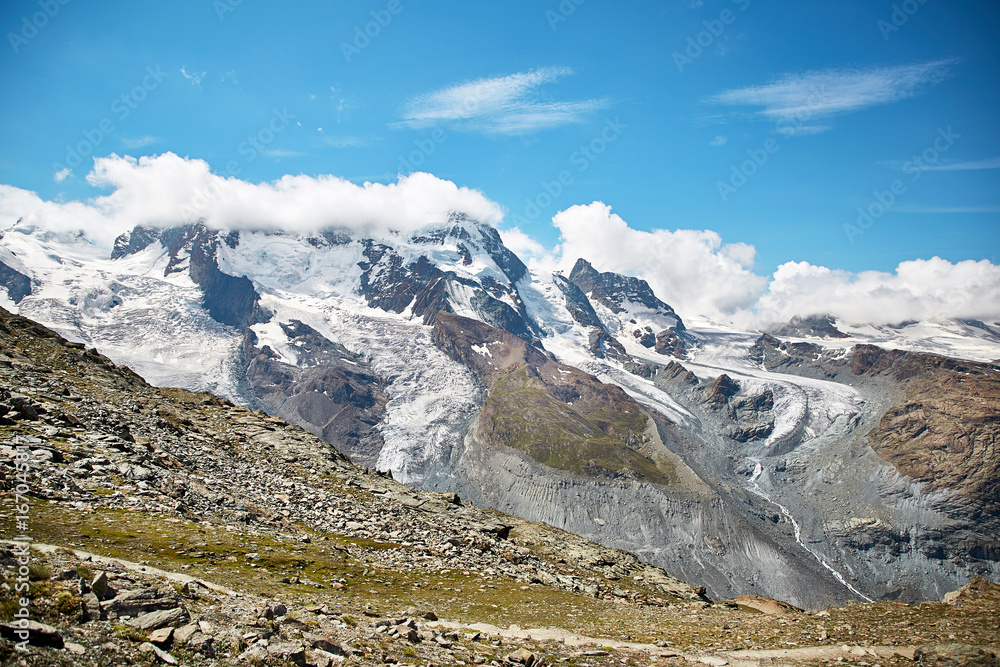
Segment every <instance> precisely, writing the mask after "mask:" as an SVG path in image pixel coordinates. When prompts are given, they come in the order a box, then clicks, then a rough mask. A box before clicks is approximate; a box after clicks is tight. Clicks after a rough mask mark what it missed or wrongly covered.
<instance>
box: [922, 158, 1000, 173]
mask: <svg viewBox="0 0 1000 667" xmlns="http://www.w3.org/2000/svg"><path fill="white" fill-rule="evenodd" d="M923 168H924V169H925V170H926V171H978V170H980V169H1000V157H991V158H988V159H986V160H971V161H969V162H952V163H951V164H948V163H944V164H928V165H924V167H923Z"/></svg>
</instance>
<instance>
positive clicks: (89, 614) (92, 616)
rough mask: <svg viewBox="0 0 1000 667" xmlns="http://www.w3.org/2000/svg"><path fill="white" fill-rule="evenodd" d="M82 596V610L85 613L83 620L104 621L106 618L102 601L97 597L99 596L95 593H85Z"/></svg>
mask: <svg viewBox="0 0 1000 667" xmlns="http://www.w3.org/2000/svg"><path fill="white" fill-rule="evenodd" d="M80 598H81V603H80V606H81V608H82V609H81V612H82V613H83V621H84V622H85V623H86V622H87V621H103V620H104V618H105V614H104V610H103V609H101V601H100V600H98V599H97V596H96V595H94V594H93V593H84V594H83V595H81V596H80Z"/></svg>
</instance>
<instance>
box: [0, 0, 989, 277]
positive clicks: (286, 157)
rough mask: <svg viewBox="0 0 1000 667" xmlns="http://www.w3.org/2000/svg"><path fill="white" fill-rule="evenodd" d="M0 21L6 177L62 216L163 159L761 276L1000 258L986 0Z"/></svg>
mask: <svg viewBox="0 0 1000 667" xmlns="http://www.w3.org/2000/svg"><path fill="white" fill-rule="evenodd" d="M894 6H895V7H896V8H899V9H898V10H895V14H894ZM0 7H2V13H0V26H2V28H3V34H4V35H5V39H4V43H3V44H2V45H0V86H2V88H3V90H4V92H5V95H4V98H5V104H4V105H3V106H2V109H0V183H3V184H8V185H12V186H16V187H18V188H23V189H26V190H31V191H35V192H37V193H38V194H39V195H40V196H41V197H42V198H44V199H53V200H77V199H87V198H90V197H94V196H96V195H98V194H102V193H103V191H102V190H100V189H98V188H95V187H93V186H91V185H90V184H88V183H87V181H86V180H85V177H86V174H87V173H88V171H89V170H90V168H91V167H92V165H93V158H94V157H104V156H107V155H109V154H111V153H116V154H118V155H131V156H136V157H138V156H142V155H155V154H162V153H165V152H168V151H169V152H173V153H175V154H177V155H179V156H182V157H189V158H193V159H202V160H205V161H206V162H208V164H209V165H210V166H211V168H212V170H213V171H215V172H216V173H219V174H228V175H238V177H239V178H241V179H245V180H248V181H251V182H261V181H272V180H275V179H277V178H280V177H281V176H282V175H284V174H306V175H320V174H333V175H336V176H339V177H342V178H346V179H349V180H351V181H354V182H358V183H361V182H363V181H366V180H369V181H378V182H391V181H395V180H396V175H397V173H398V172H400V171H402V172H404V173H406V172H408V171H410V170H411V169H412V170H420V171H427V172H430V173H433V174H435V175H436V176H438V177H440V178H444V179H448V180H451V181H454V182H455V183H456V184H458V185H460V186H467V187H470V188H475V189H479V190H481V191H482V192H483V193H484V194H485V195H486V196H487V197H489V198H490V199H492V200H493V201H495V202H497V203H499V204H500V205H501V206H503V207H504V208H505V209H506V210H507V216H506V220H505V222H504V223H503V224H504V225H505V226H508V227H509V226H512V225H517V226H518V227H520V229H521V230H522V231H523V232H526V233H527V234H528V235H530V236H531V237H532V238H534V239H536V240H537V241H538V242H540V243H541V244H542V245H543V246H544V247H545V248H548V249H551V248H552V247H554V246H555V244H556V243H557V242H559V241H560V230H559V229H557V228H556V227H555V226H553V224H552V217H553V216H554V215H555V214H556V213H558V212H559V211H562V210H564V209H567V208H569V207H571V206H574V205H578V204H590V203H591V202H593V201H600V202H603V203H605V204H607V205H609V206H611V207H612V210H613V212H614V213H615V214H617V215H619V216H621V218H623V219H624V220H625V221H626V222H627V223H628V225H629V227H631V228H632V229H635V230H653V229H666V230H674V229H696V230H702V229H709V230H714V231H715V232H717V233H718V234H719V235H721V237H722V239H723V241H724V242H725V243H745V244H749V245H752V246H754V247H755V248H756V261H755V264H754V266H753V270H754V271H755V272H756V273H758V274H763V275H768V274H770V273H772V272H773V271H775V269H776V268H777V267H778V266H779V265H780V264H782V263H784V262H788V261H806V262H809V263H811V264H814V265H819V266H824V267H830V268H833V269H844V270H847V271H861V270H866V269H877V270H881V271H892V270H894V269H895V268H896V266H897V264H899V262H901V261H904V260H911V259H918V258H923V259H928V258H931V257H933V256H940V257H942V258H944V259H945V260H948V261H950V262H958V261H961V260H966V259H975V260H980V259H988V260H991V261H992V262H993V263H994V264H995V263H997V258H996V253H997V251H998V246H1000V231H998V230H1000V123H998V109H1000V85H998V83H1000V39H998V37H1000V5H997V4H996V3H993V2H981V1H976V2H969V1H961V0H959V1H955V2H945V0H925V1H924V2H923V3H922V4H921V2H920V1H919V0H909V2H905V3H903V2H895V3H894V2H888V1H885V2H883V1H881V0H864V1H852V0H846V1H843V2H837V3H826V2H823V3H820V2H798V3H765V2H763V1H762V0H738V1H731V0H725V1H714V2H713V1H711V0H703V1H701V0H695V1H690V0H685V1H683V2H680V1H675V0H669V1H666V2H663V1H661V2H641V1H639V2H632V3H610V2H606V1H601V0H563V2H562V3H561V4H560V2H558V1H557V0H551V1H538V0H534V1H532V2H527V1H519V0H509V1H507V2H502V3H501V2H496V3H478V2H474V3H470V2H450V1H439V2H434V3H431V2H428V1H427V0H424V2H417V1H416V0H392V1H390V0H386V1H377V2H352V3H327V2H296V3H276V2H260V1H257V2H251V1H249V0H246V1H243V2H238V0H217V1H215V2H213V1H212V0H200V1H197V2H194V1H187V0H173V1H170V2H167V1H162V0H147V1H144V2H135V1H134V0H133V1H132V2H125V1H117V0H110V1H105V2H101V3H85V2H82V1H81V0H47V2H46V0H42V2H39V1H38V0H35V1H33V2H20V1H4V2H0ZM40 12H47V13H48V15H45V14H40ZM376 21H381V23H376ZM38 25H41V27H40V28H37V29H33V28H36V27H37V26H38ZM366 28H367V30H368V32H369V34H371V35H375V36H374V37H367V36H364V37H359V35H362V34H363V33H364V31H365V30H366ZM699 42H700V44H699ZM251 138H254V139H255V142H254V141H251ZM255 143H256V145H255ZM91 145H92V147H91ZM81 149H82V150H81ZM921 156H922V157H921ZM915 157H917V158H920V159H921V160H922V163H917V162H914V158H915ZM754 160H756V161H754ZM73 165H75V166H73ZM227 165H232V166H233V167H235V169H234V170H233V172H230V171H229V167H228V166H227ZM70 166H72V168H71V169H70V171H62V167H66V168H69V167H70ZM560 180H562V182H560ZM894 190H895V192H894ZM890 198H891V203H890ZM880 199H881V200H882V201H881V202H879V200H880ZM883 205H884V207H883ZM859 208H860V209H861V210H862V211H867V212H868V217H867V218H862V219H861V222H860V223H859V217H861V213H860V212H859ZM883 208H884V210H883Z"/></svg>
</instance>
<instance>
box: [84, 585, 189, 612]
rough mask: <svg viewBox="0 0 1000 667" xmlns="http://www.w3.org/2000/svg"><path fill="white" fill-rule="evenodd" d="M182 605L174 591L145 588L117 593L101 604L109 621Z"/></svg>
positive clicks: (181, 599)
mask: <svg viewBox="0 0 1000 667" xmlns="http://www.w3.org/2000/svg"><path fill="white" fill-rule="evenodd" d="M182 603H183V598H181V596H180V595H178V594H177V593H176V591H173V590H169V591H157V590H156V589H152V588H146V589H143V590H138V591H126V592H123V593H119V594H118V595H117V596H115V598H114V599H112V600H110V601H108V602H107V603H106V604H102V605H101V606H102V608H103V609H104V611H105V612H106V613H107V617H108V618H110V619H115V618H118V617H119V616H132V617H135V616H140V615H142V614H148V613H149V612H152V611H162V610H166V609H176V608H177V607H180V606H181V604H182Z"/></svg>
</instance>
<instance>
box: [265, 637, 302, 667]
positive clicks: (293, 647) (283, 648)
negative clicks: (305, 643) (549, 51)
mask: <svg viewBox="0 0 1000 667" xmlns="http://www.w3.org/2000/svg"><path fill="white" fill-rule="evenodd" d="M267 652H268V653H269V654H271V655H272V656H274V657H276V658H278V659H279V660H284V661H285V662H290V663H292V664H293V665H298V667H306V650H305V648H304V647H302V646H301V645H298V644H290V643H285V642H281V643H275V644H270V645H268V647H267Z"/></svg>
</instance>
